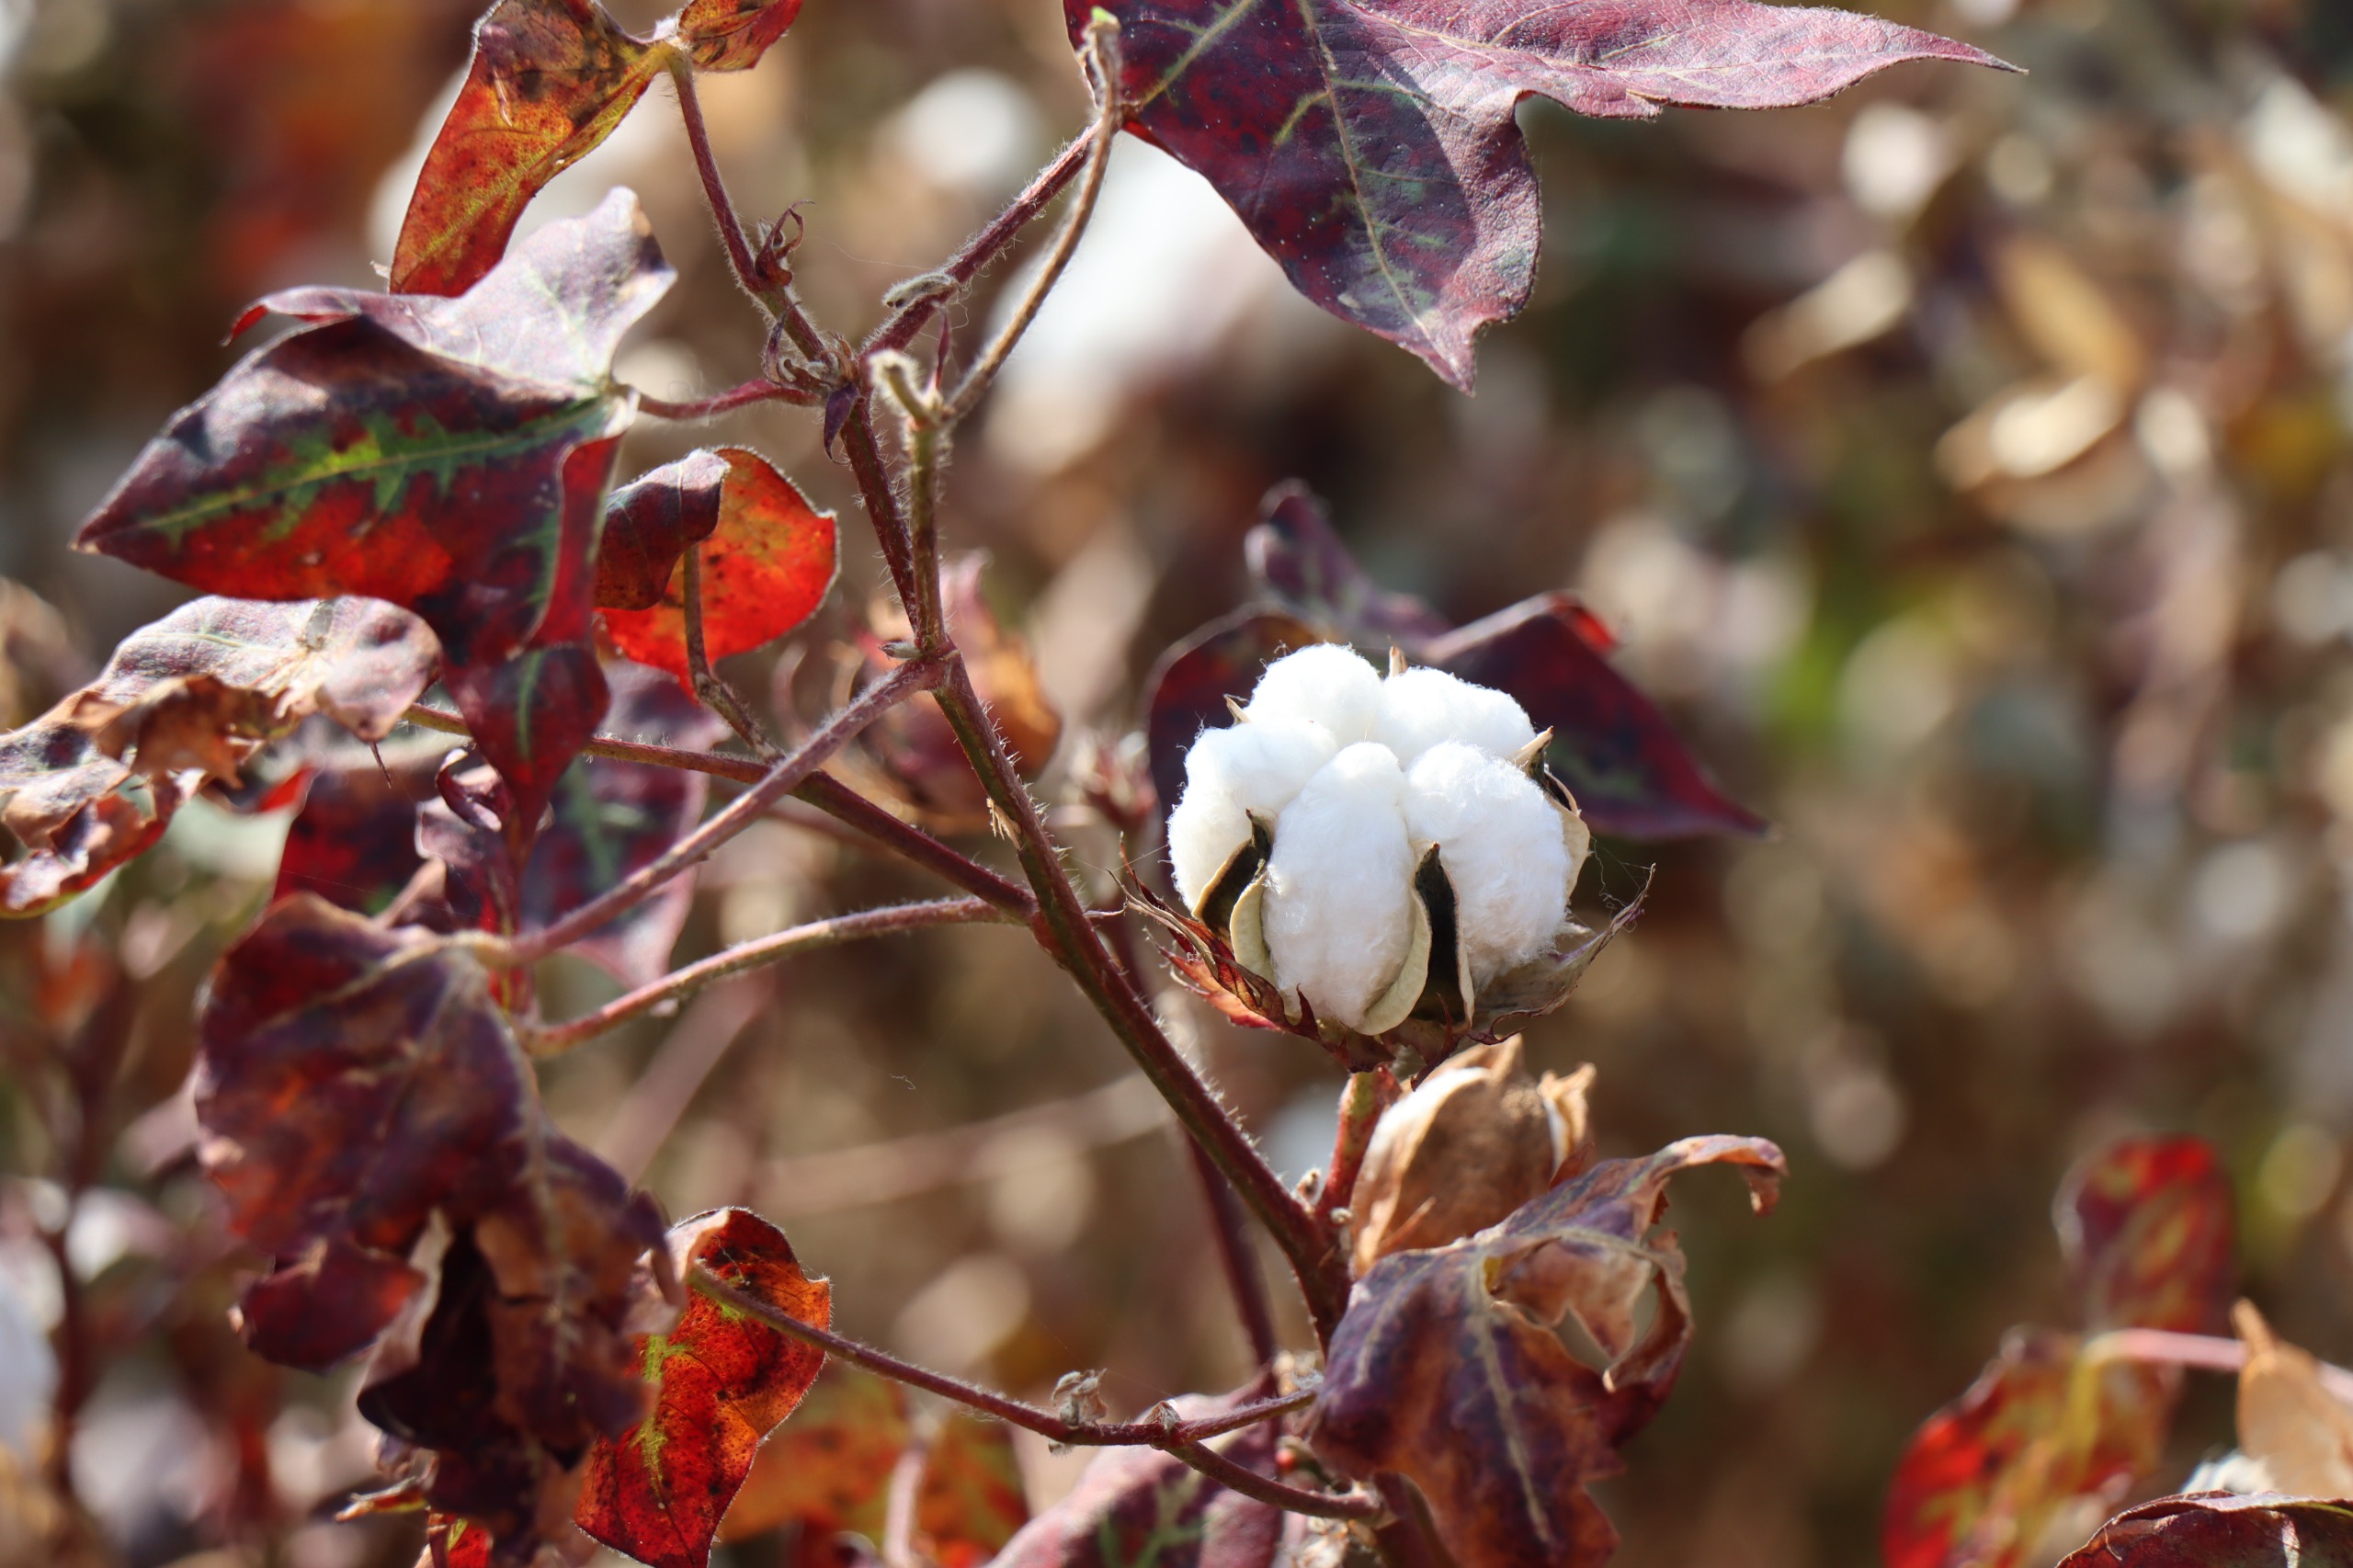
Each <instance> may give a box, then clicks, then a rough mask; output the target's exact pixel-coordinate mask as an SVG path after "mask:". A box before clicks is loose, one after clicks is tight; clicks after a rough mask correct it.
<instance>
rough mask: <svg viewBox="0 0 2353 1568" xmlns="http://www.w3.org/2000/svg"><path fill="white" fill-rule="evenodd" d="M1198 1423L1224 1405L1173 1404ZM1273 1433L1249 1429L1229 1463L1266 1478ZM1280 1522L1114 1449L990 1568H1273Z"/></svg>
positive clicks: (1241, 1499) (1273, 1513) (1184, 1471)
mask: <svg viewBox="0 0 2353 1568" xmlns="http://www.w3.org/2000/svg"><path fill="white" fill-rule="evenodd" d="M1170 1403H1172V1404H1174V1405H1175V1406H1176V1412H1177V1414H1178V1415H1179V1416H1181V1417H1183V1418H1185V1419H1187V1420H1197V1419H1199V1418H1201V1417H1203V1416H1207V1415H1215V1414H1217V1413H1219V1412H1220V1411H1222V1410H1224V1409H1227V1408H1229V1406H1230V1404H1231V1403H1232V1402H1230V1401H1227V1400H1211V1399H1202V1398H1199V1397H1198V1396H1188V1397H1187V1398H1183V1399H1177V1400H1172V1401H1171V1402H1170ZM1274 1443H1275V1434H1274V1429H1273V1428H1272V1427H1271V1426H1254V1427H1250V1428H1248V1429H1246V1430H1245V1432H1244V1433H1243V1434H1242V1435H1241V1436H1240V1437H1236V1438H1234V1439H1233V1443H1232V1445H1231V1446H1230V1447H1228V1448H1227V1449H1226V1457H1227V1458H1229V1459H1232V1460H1237V1461H1239V1462H1240V1463H1242V1464H1245V1465H1247V1466H1248V1467H1249V1468H1251V1469H1252V1470H1255V1471H1258V1472H1259V1473H1260V1474H1262V1475H1267V1476H1272V1475H1273V1474H1274V1473H1275V1467H1274ZM1283 1522H1284V1516H1283V1514H1282V1513H1281V1512H1280V1511H1279V1510H1278V1509H1275V1508H1273V1507H1270V1506H1267V1504H1264V1503H1260V1502H1257V1501H1256V1500H1254V1499H1252V1498H1248V1497H1245V1496H1242V1495H1241V1494H1238V1493H1234V1492H1229V1491H1227V1490H1226V1489H1225V1488H1224V1487H1222V1486H1220V1485H1219V1484H1218V1483H1216V1482H1214V1481H1211V1480H1210V1479H1209V1478H1208V1477H1206V1476H1204V1475H1202V1474H1201V1473H1200V1472H1199V1471H1195V1470H1191V1469H1189V1468H1188V1467H1187V1466H1185V1465H1183V1464H1180V1463H1178V1462H1177V1461H1176V1460H1174V1459H1171V1458H1170V1457H1169V1456H1168V1455H1166V1454H1164V1453H1161V1452H1160V1451H1159V1450H1157V1449H1107V1450H1106V1451H1105V1452H1104V1454H1103V1455H1102V1457H1100V1458H1099V1459H1097V1460H1095V1461H1094V1462H1092V1463H1091V1464H1089V1465H1088V1466H1087V1467H1086V1471H1084V1472H1083V1473H1082V1474H1081V1475H1080V1476H1079V1478H1078V1485H1077V1486H1076V1487H1074V1489H1073V1490H1072V1491H1071V1494H1070V1495H1069V1496H1067V1497H1065V1498H1063V1500H1062V1501H1061V1502H1059V1503H1057V1504H1055V1505H1054V1506H1052V1507H1051V1508H1049V1509H1047V1510H1046V1511H1045V1512H1044V1513H1042V1514H1040V1515H1039V1516H1038V1517H1036V1518H1035V1519H1032V1520H1031V1521H1030V1522H1029V1525H1028V1526H1027V1527H1026V1528H1023V1530H1022V1531H1021V1533H1020V1534H1018V1535H1017V1536H1015V1537H1014V1538H1013V1540H1011V1541H1010V1542H1008V1543H1007V1544H1006V1549H1005V1551H1004V1552H1003V1553H1002V1554H1001V1555H1000V1556H998V1557H997V1558H996V1560H995V1568H1132V1565H1133V1564H1136V1563H1140V1562H1148V1563H1151V1564H1153V1565H1154V1568H1270V1565H1271V1564H1272V1563H1273V1562H1274V1560H1275V1552H1276V1551H1277V1549H1278V1548H1279V1546H1280V1545H1281V1544H1282V1539H1283Z"/></svg>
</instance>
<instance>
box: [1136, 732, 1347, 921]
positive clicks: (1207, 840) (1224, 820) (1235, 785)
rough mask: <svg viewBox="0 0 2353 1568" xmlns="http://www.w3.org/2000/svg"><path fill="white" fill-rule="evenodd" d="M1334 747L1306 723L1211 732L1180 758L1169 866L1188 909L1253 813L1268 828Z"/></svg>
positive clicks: (1244, 838) (1245, 838) (1243, 838)
mask: <svg viewBox="0 0 2353 1568" xmlns="http://www.w3.org/2000/svg"><path fill="white" fill-rule="evenodd" d="M1338 749H1339V747H1338V746H1337V745H1336V744H1334V742H1333V740H1332V736H1331V733H1330V732H1329V731H1327V730H1325V729H1324V726H1323V725H1321V724H1318V723H1316V722H1313V721H1312V720H1302V721H1299V722H1293V723H1272V722H1256V721H1253V722H1246V723H1238V724H1234V725H1232V726H1230V727H1229V728H1226V729H1222V730H1210V731H1207V732H1205V733H1203V734H1202V735H1201V737H1200V738H1199V740H1197V741H1195V742H1194V743H1193V749H1192V750H1190V751H1188V752H1187V753H1186V754H1185V798H1184V799H1183V800H1181V801H1177V802H1176V810H1175V811H1174V812H1170V813H1169V815H1168V859H1169V864H1170V866H1171V868H1172V869H1174V870H1175V871H1176V892H1177V896H1179V897H1180V898H1182V899H1183V900H1184V901H1185V907H1187V908H1188V909H1190V908H1191V907H1192V906H1193V905H1194V904H1195V903H1199V900H1200V896H1201V894H1203V893H1204V892H1208V891H1209V887H1210V884H1211V882H1212V881H1215V880H1216V878H1217V874H1218V872H1219V871H1221V870H1222V869H1224V868H1225V863H1226V862H1227V861H1228V860H1230V859H1232V858H1233V852H1234V851H1235V850H1237V849H1239V848H1241V847H1242V846H1243V845H1245V844H1246V843H1247V842H1249V838H1250V817H1251V815H1252V814H1253V813H1255V814H1256V815H1257V816H1258V817H1259V818H1260V819H1261V820H1262V821H1265V822H1267V823H1268V824H1272V823H1273V822H1274V820H1275V818H1276V817H1277V816H1279V814H1281V812H1282V809H1283V808H1284V807H1285V806H1288V805H1290V803H1291V801H1293V800H1294V799H1296V798H1297V796H1298V794H1299V791H1300V790H1301V789H1302V788H1303V787H1304V786H1305V785H1306V783H1307V780H1308V779H1309V778H1312V777H1313V775H1314V773H1315V770H1316V769H1317V768H1319V767H1323V766H1324V764H1325V763H1326V762H1329V761H1330V760H1331V759H1332V754H1333V753H1334V752H1336V751H1337V750H1338Z"/></svg>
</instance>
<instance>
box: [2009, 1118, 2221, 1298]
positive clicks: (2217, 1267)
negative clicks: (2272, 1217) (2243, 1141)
mask: <svg viewBox="0 0 2353 1568" xmlns="http://www.w3.org/2000/svg"><path fill="white" fill-rule="evenodd" d="M2232 1214H2233V1204H2232V1201H2231V1183H2230V1177H2229V1176H2227V1175H2225V1174H2224V1172H2223V1170H2222V1161H2221V1160H2220V1159H2219V1158H2218V1157H2217V1156H2216V1154H2215V1153H2214V1147H2213V1145H2212V1144H2211V1143H2209V1142H2206V1141H2205V1140H2204V1139H2202V1138H2186V1137H2154V1136H2153V1137H2141V1138H2120V1139H2118V1140H2116V1141H2115V1142H2111V1143H2109V1144H2107V1145H2106V1146H2104V1147H2102V1148H2100V1149H2098V1150H2097V1151H2095V1152H2094V1153H2091V1154H2089V1155H2087V1156H2086V1157H2085V1158H2084V1159H2083V1160H2082V1161H2081V1162H2079V1163H2078V1164H2077V1165H2075V1168H2074V1169H2073V1170H2071V1171H2069V1172H2068V1173H2067V1176H2066V1179H2065V1180H2064V1181H2063V1182H2062V1183H2061V1184H2060V1187H2059V1195H2058V1198H2057V1199H2056V1201H2055V1202H2054V1203H2053V1205H2052V1223H2053V1224H2054V1225H2055V1226H2056V1227H2057V1228H2058V1231H2059V1244H2060V1250H2061V1251H2062V1252H2063V1253H2064V1255H2065V1256H2066V1259H2067V1267H2068V1271H2069V1273H2070V1274H2071V1275H2072V1276H2073V1277H2074V1278H2075V1290H2076V1295H2077V1299H2078V1300H2079V1301H2081V1303H2082V1307H2083V1314H2084V1322H2085V1324H2086V1326H2088V1327H2091V1328H2163V1329H2172V1330H2174V1331H2176V1332H2177V1333H2181V1334H2209V1333H2212V1332H2213V1331H2215V1330H2216V1329H2218V1328H2220V1327H2221V1326H2222V1324H2223V1322H2224V1320H2225V1319H2226V1318H2227V1317H2228V1315H2229V1313H2230V1308H2231V1300H2232V1297H2233V1296H2234V1294H2235V1288H2236V1284H2237V1276H2238V1270H2237V1267H2236V1264H2235V1261H2234V1258H2233V1256H2232V1232H2233V1224H2232Z"/></svg>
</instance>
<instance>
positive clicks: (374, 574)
mask: <svg viewBox="0 0 2353 1568" xmlns="http://www.w3.org/2000/svg"><path fill="white" fill-rule="evenodd" d="M674 277H675V274H674V273H672V271H671V270H670V267H669V266H668V264H667V263H665V262H664V261H663V259H662V256H661V252H660V251H659V250H658V249H657V248H656V247H655V245H654V237H653V231H652V230H651V229H650V228H649V227H648V226H647V224H646V222H645V215H644V214H643V212H642V211H641V210H639V209H638V205H637V200H636V199H635V198H634V197H632V196H631V195H630V194H629V193H628V192H626V191H616V192H614V193H613V194H612V195H611V196H609V197H608V198H607V199H606V200H605V202H604V204H603V205H602V206H600V207H598V208H597V210H596V211H594V212H592V213H590V214H588V215H587V216H585V217H583V218H578V219H572V220H566V221H564V222H555V223H551V224H549V225H548V226H547V227H546V228H544V229H541V230H540V231H539V232H538V233H534V234H533V235H532V236H531V237H530V238H529V240H528V241H526V242H525V243H524V244H522V245H521V246H519V247H518V248H517V251H516V253H515V254H514V255H513V256H509V257H508V258H507V259H506V261H504V262H502V263H500V264H499V266H498V267H497V268H496V269H495V270H494V271H492V272H491V273H490V274H489V275H488V276H486V277H484V278H483V279H482V281H481V282H480V283H478V284H477V285H476V286H475V287H474V288H473V289H472V290H470V291H469V292H468V293H467V294H465V295H464V296H463V297H462V298H460V299H453V300H428V299H400V298H394V297H392V296H390V295H383V294H370V293H364V292H360V291H358V290H328V289H305V290H294V291H292V292H290V293H287V294H280V295H275V296H272V298H271V299H270V300H269V301H266V302H265V307H264V308H267V309H270V310H277V311H281V312H284V313H288V314H291V315H295V316H298V317H301V318H302V319H304V320H308V321H312V322H314V323H316V324H314V325H312V326H310V327H307V328H305V329H303V330H301V331H297V332H293V333H290V334H288V335H286V336H284V337H281V338H279V339H278V340H277V341H276V342H274V343H272V344H270V345H268V346H267V347H264V348H262V349H260V350H258V351H257V352H256V353H254V354H252V355H250V356H248V357H247V358H245V359H244V360H242V361H240V362H239V363H238V364H237V365H236V366H235V367H234V368H233V369H231V370H230V371H229V373H228V374H227V375H226V376H224V377H223V378H222V381H221V383H220V384H219V385H218V386H216V387H215V388H213V390H212V391H211V392H208V393H206V394H205V395H204V396H203V397H202V398H200V399H199V400H198V401H197V402H196V403H192V404H190V405H189V406H188V407H187V408H185V409H183V410H181V411H180V412H179V413H178V414H177V415H174V416H173V418H172V421H171V423H170V424H169V425H167V426H165V430H164V433H163V434H162V435H161V436H159V437H156V438H155V439H154V440H153V441H151V442H150V443H148V445H147V447H146V449H144V450H143V451H142V452H141V453H140V455H139V457H138V459H137V460H135V461H134V462H133V463H132V464H131V469H130V472H127V473H126V474H125V475H124V476H123V478H122V480H121V482H120V483H119V484H117V486H116V487H115V489H114V491H113V493H112V494H109V495H108V497H107V499H106V500H105V501H104V502H103V503H101V504H100V506H98V509H97V511H96V512H95V513H93V514H92V515H91V517H90V519H89V521H88V522H86V523H85V524H84V525H83V528H82V532H81V535H80V537H79V540H78V541H77V542H78V543H79V545H80V547H81V548H83V549H85V550H92V551H98V552H100V553H102V554H107V555H112V556H114V557H116V558H118V559H119V560H123V561H128V562H131V564H133V565H136V566H142V567H145V568H146V569H147V570H149V571H152V572H155V573H159V574H162V575H164V576H166V577H169V578H172V579H173V580H174V581H176V582H181V583H185V584H188V585H189V586H191V587H195V588H199V589H203V590H206V591H208V592H222V591H225V592H233V593H238V594H242V595H245V596H248V597H256V598H264V599H304V598H313V597H321V596H324V595H333V594H361V595H366V596H368V597H373V598H380V599H384V600H387V601H389V602H391V603H393V604H397V605H400V606H402V607H404V608H409V609H413V610H415V612H416V613H417V614H418V615H420V616H422V617H423V618H424V619H425V620H426V623H427V624H428V625H430V626H431V627H432V628H433V629H434V631H435V632H436V633H437V634H438V636H439V638H440V640H441V643H442V647H443V649H444V650H445V651H446V653H448V655H449V660H450V663H451V664H452V665H457V666H469V665H482V664H488V663H491V662H493V661H495V660H497V659H500V658H503V657H505V656H506V654H508V653H512V652H513V651H514V650H516V649H517V648H519V647H521V646H523V645H524V644H525V643H527V642H530V641H531V640H532V639H533V637H534V636H535V635H537V634H539V633H540V631H541V630H542V623H543V622H546V621H548V620H550V619H551V618H559V619H560V618H561V615H562V614H570V613H576V614H578V615H579V616H580V617H581V618H582V620H581V624H582V626H583V628H584V630H585V614H586V608H587V603H588V585H589V583H590V582H591V581H593V560H592V554H591V552H592V551H593V550H594V547H595V535H596V525H597V518H598V517H599V516H600V515H601V508H602V498H603V493H604V487H605V484H606V483H607V482H608V478H609V475H610V468H611V459H612V455H613V452H614V450H615V448H614V446H613V445H612V441H613V438H614V437H618V436H619V434H620V431H621V430H622V429H623V428H624V427H625V426H627V425H628V423H629V420H630V416H631V408H632V404H631V399H630V397H629V396H628V394H627V393H625V392H621V391H620V390H618V389H616V388H615V387H614V385H613V383H612V381H611V369H612V355H613V350H614V348H615V347H617V346H618V344H619V342H620V336H621V335H622V334H623V333H624V332H626V331H627V330H628V329H629V327H630V326H631V324H633V323H635V322H636V321H637V320H638V319H639V318H640V317H642V315H643V314H644V313H645V312H646V311H647V310H649V309H650V308H652V306H653V304H654V301H656V300H658V299H659V298H660V297H661V296H662V294H663V293H664V292H665V290H667V289H668V288H669V286H670V283H671V281H672V279H673V278H674ZM555 301H564V308H563V309H562V310H560V311H559V310H558V308H557V306H556V304H555ZM584 452H585V454H586V456H585V458H584V459H583V460H581V461H579V462H574V461H573V459H574V455H575V454H578V453H584ZM486 518H487V519H492V521H490V522H488V523H485V521H484V519H486ZM570 606H576V607H577V608H576V610H575V609H572V608H568V607H570Z"/></svg>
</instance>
